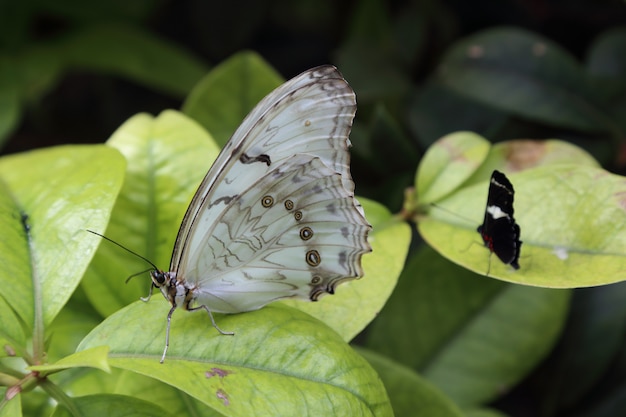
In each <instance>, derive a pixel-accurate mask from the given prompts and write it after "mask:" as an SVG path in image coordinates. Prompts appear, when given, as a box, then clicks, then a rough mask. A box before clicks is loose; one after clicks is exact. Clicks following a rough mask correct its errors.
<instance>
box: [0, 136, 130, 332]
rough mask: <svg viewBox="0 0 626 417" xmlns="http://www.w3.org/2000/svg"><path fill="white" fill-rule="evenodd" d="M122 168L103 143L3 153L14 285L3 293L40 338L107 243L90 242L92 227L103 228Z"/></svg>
mask: <svg viewBox="0 0 626 417" xmlns="http://www.w3.org/2000/svg"><path fill="white" fill-rule="evenodd" d="M123 173H124V160H123V158H122V157H121V156H120V155H119V153H118V152H117V151H115V150H113V149H109V148H107V147H105V146H101V145H98V146H60V147H56V148H50V149H44V150H39V151H33V152H28V153H23V154H16V155H11V156H7V157H4V158H2V159H0V178H1V179H2V180H3V181H4V183H5V184H6V186H7V188H8V189H9V190H10V193H5V194H4V195H3V201H2V206H3V211H4V213H3V216H2V220H3V226H2V227H3V231H2V233H3V235H4V236H6V237H9V238H10V239H11V241H6V240H5V239H2V242H3V244H6V245H7V247H6V248H4V249H5V250H2V251H0V253H1V255H0V256H2V257H4V259H3V262H2V263H3V273H2V274H0V286H2V287H3V288H11V292H10V296H7V295H9V294H7V293H6V292H3V293H2V296H3V297H5V300H6V302H7V303H8V304H9V305H11V307H12V308H13V310H14V311H15V312H16V313H17V315H18V316H19V317H20V319H21V320H22V322H23V323H24V324H25V326H26V327H27V328H28V329H29V330H30V329H32V328H33V327H34V329H35V337H37V338H40V337H42V333H41V331H42V330H43V327H45V326H47V325H48V324H50V322H51V321H52V320H53V319H54V317H55V316H56V315H57V314H58V313H59V311H60V309H61V308H62V307H63V305H64V304H65V303H66V302H67V300H68V298H69V297H70V295H71V294H72V292H73V291H74V289H75V288H76V286H77V285H78V283H79V281H80V279H81V277H82V275H83V273H84V271H85V270H86V268H87V265H88V263H89V261H90V260H91V257H92V256H93V254H94V252H95V250H96V248H97V246H98V244H99V243H100V242H99V241H97V240H92V241H86V240H85V236H86V235H88V233H86V232H85V229H87V228H91V229H93V230H96V231H100V232H102V231H103V230H104V228H105V226H106V224H107V222H108V219H109V214H110V210H111V207H112V205H113V202H114V201H115V197H116V195H117V192H118V191H119V188H120V186H121V183H122V178H123ZM5 319H6V318H4V317H3V320H2V321H3V322H4V321H5ZM42 326H43V327H42ZM38 340H39V339H38ZM39 342H41V340H39Z"/></svg>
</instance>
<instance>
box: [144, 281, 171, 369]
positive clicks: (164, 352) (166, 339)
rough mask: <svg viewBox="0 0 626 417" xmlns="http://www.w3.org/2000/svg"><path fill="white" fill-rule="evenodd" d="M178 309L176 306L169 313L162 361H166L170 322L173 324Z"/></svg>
mask: <svg viewBox="0 0 626 417" xmlns="http://www.w3.org/2000/svg"><path fill="white" fill-rule="evenodd" d="M150 294H152V287H150ZM174 310H176V306H172V308H170V312H169V313H167V328H166V329H165V349H163V356H161V363H163V362H164V361H165V354H166V353H167V349H168V348H169V347H170V324H172V314H173V313H174Z"/></svg>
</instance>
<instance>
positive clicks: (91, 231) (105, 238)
mask: <svg viewBox="0 0 626 417" xmlns="http://www.w3.org/2000/svg"><path fill="white" fill-rule="evenodd" d="M85 230H86V231H88V232H89V233H93V234H94V235H97V236H100V237H101V238H102V239H104V240H108V241H109V242H111V243H113V244H114V245H117V246H119V247H120V248H122V249H124V250H125V251H126V252H128V253H130V254H133V255H135V256H136V257H138V258H140V259H143V260H144V261H146V262H147V263H148V264H150V265H151V266H152V268H154V269H155V270H156V271H158V270H159V268H157V267H156V265H155V264H153V263H152V262H151V261H150V260H149V259H148V258H146V257H144V256H141V255H140V254H138V253H137V252H134V251H132V250H130V249H128V248H127V247H125V246H123V245H121V244H119V243H117V242H116V241H114V240H113V239H110V238H108V237H106V236H104V235H101V234H100V233H98V232H94V231H93V230H89V229H85ZM152 268H150V269H152ZM150 269H146V270H145V271H142V272H139V273H137V274H133V275H131V276H129V277H128V278H126V282H128V281H129V280H130V279H131V278H132V277H134V276H137V275H140V274H143V273H145V272H146V271H150Z"/></svg>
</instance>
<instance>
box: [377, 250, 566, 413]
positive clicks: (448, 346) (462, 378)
mask: <svg viewBox="0 0 626 417" xmlns="http://www.w3.org/2000/svg"><path fill="white" fill-rule="evenodd" d="M568 300H569V291H563V290H549V289H543V288H534V287H528V286H521V285H513V284H506V283H504V282H501V281H497V280H492V279H487V278H484V277H479V276H477V275H475V274H473V273H471V272H469V271H467V270H464V269H461V268H459V267H457V266H455V265H454V264H452V263H450V262H448V261H446V260H445V259H444V258H442V257H440V256H437V255H436V254H435V253H434V252H433V250H432V249H431V248H429V247H427V246H424V247H423V249H421V250H420V251H419V252H418V253H417V255H416V256H414V257H413V258H412V259H410V261H409V262H408V264H407V267H406V268H405V270H404V271H403V273H402V276H401V277H400V281H399V283H398V287H397V289H396V291H395V292H394V293H393V295H392V296H391V298H390V299H389V302H388V303H387V305H386V306H385V308H384V309H383V311H382V312H381V314H380V315H379V317H378V319H377V320H375V321H374V322H373V323H372V326H371V328H370V332H369V334H368V346H369V347H370V348H372V349H374V350H376V351H378V352H380V353H382V354H385V355H387V356H389V357H392V358H394V359H395V360H397V361H399V362H401V363H403V364H405V365H408V366H410V367H412V368H413V369H415V370H417V371H419V372H420V373H421V374H422V375H423V376H424V377H425V378H426V379H428V380H429V381H430V382H432V383H433V384H434V385H436V386H437V387H438V388H439V389H440V390H442V391H443V392H444V393H445V394H447V395H449V396H450V397H451V398H452V399H453V400H454V401H455V402H456V403H457V404H458V405H460V406H463V407H467V406H476V405H480V404H483V403H484V402H485V401H488V400H492V399H494V398H496V397H497V396H498V395H500V394H502V393H503V391H506V390H507V389H508V388H510V387H511V386H513V385H514V384H515V383H517V382H518V381H520V380H521V379H522V378H523V377H524V376H525V375H526V374H527V373H528V372H529V371H530V370H531V369H532V368H533V367H534V366H535V365H536V364H537V363H539V361H540V360H541V359H543V358H544V357H545V355H546V354H547V352H548V351H549V349H550V348H551V347H552V346H553V344H554V343H555V341H556V338H557V337H558V335H559V331H560V329H561V328H562V326H563V323H564V320H565V315H566V313H567V306H568Z"/></svg>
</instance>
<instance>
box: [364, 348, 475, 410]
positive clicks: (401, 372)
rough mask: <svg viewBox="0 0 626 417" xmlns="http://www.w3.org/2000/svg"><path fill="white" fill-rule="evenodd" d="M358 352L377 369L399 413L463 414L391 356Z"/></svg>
mask: <svg viewBox="0 0 626 417" xmlns="http://www.w3.org/2000/svg"><path fill="white" fill-rule="evenodd" d="M358 352H359V353H360V354H361V355H363V357H365V359H367V361H368V362H369V363H370V365H372V366H373V367H374V369H376V371H377V372H378V375H380V378H381V379H382V381H383V383H384V384H385V388H386V389H387V392H388V393H389V399H390V400H391V405H392V406H393V412H394V415H395V416H396V417H400V416H415V417H420V416H423V417H461V416H463V415H464V414H462V413H461V411H460V410H459V409H458V408H457V406H456V405H455V404H454V403H453V402H452V401H451V400H450V399H448V398H446V396H445V395H443V394H442V393H441V391H439V390H438V389H437V388H436V387H434V386H433V385H432V384H431V383H429V382H428V381H427V380H426V379H424V378H422V377H421V376H419V375H418V374H417V373H416V372H414V371H413V370H412V369H409V368H407V367H405V366H403V365H401V364H399V363H397V362H394V361H393V360H391V359H388V358H385V357H384V356H381V355H378V354H376V353H374V352H372V351H369V350H365V349H358Z"/></svg>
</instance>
